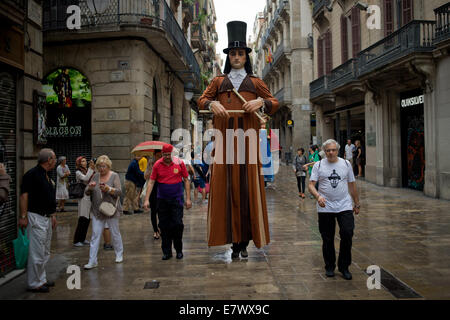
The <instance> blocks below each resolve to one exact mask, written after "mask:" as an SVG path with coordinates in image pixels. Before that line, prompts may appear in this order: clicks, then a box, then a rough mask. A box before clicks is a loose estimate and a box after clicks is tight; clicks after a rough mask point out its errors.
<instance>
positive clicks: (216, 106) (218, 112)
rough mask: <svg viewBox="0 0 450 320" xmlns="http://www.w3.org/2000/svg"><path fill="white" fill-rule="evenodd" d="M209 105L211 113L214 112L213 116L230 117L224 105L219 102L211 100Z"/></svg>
mask: <svg viewBox="0 0 450 320" xmlns="http://www.w3.org/2000/svg"><path fill="white" fill-rule="evenodd" d="M210 106H211V111H212V113H214V115H215V116H218V117H225V118H229V117H230V115H229V114H228V111H227V109H225V107H224V106H223V105H222V104H221V103H220V102H218V101H213V102H211V104H210Z"/></svg>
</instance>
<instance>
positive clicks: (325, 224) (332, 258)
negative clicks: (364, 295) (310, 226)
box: [319, 210, 355, 270]
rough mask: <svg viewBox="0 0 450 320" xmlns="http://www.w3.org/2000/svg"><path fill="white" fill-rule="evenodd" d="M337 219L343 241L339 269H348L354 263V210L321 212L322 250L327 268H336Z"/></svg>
mask: <svg viewBox="0 0 450 320" xmlns="http://www.w3.org/2000/svg"><path fill="white" fill-rule="evenodd" d="M336 219H337V221H338V224H339V235H340V237H341V243H340V246H339V258H338V269H339V270H347V269H348V267H349V266H350V264H351V263H352V237H353V230H354V229H355V219H354V217H353V211H351V210H349V211H342V212H339V213H334V212H319V231H320V234H321V235H322V240H323V244H322V252H323V259H324V260H325V269H326V270H334V269H335V268H336V253H335V250H334V233H335V230H336Z"/></svg>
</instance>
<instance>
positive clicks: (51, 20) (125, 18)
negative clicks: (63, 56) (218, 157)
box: [43, 0, 200, 84]
mask: <svg viewBox="0 0 450 320" xmlns="http://www.w3.org/2000/svg"><path fill="white" fill-rule="evenodd" d="M70 4H76V5H78V6H79V7H80V10H81V28H80V29H79V30H77V29H74V30H69V29H68V28H67V25H66V23H67V22H66V20H67V18H68V17H69V16H70V14H67V13H66V10H67V7H68V6H69V5H70ZM99 4H100V5H99ZM43 13H44V21H43V30H44V32H49V31H65V32H72V33H87V32H95V31H99V30H102V31H106V30H107V31H120V30H121V27H122V26H133V27H134V26H138V27H145V28H148V27H152V28H157V29H160V30H163V31H164V32H165V34H166V35H167V37H168V38H169V39H170V40H171V42H172V43H173V45H174V46H175V47H176V49H177V51H178V52H179V54H180V55H181V57H182V58H183V59H184V60H185V64H186V65H187V66H188V67H189V69H190V73H191V77H192V80H193V81H195V83H197V84H199V83H200V67H199V65H198V63H197V60H196V59H195V57H194V54H193V52H192V49H191V47H190V45H189V44H188V42H187V40H186V38H185V36H184V33H183V31H182V30H181V28H180V25H179V24H178V22H177V21H176V19H175V17H174V15H173V13H172V10H171V9H170V8H169V6H168V5H167V3H166V1H164V0H107V1H103V2H100V3H98V2H94V1H90V0H79V1H78V0H61V1H44V2H43ZM183 77H185V72H183Z"/></svg>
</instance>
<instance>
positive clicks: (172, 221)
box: [144, 144, 192, 260]
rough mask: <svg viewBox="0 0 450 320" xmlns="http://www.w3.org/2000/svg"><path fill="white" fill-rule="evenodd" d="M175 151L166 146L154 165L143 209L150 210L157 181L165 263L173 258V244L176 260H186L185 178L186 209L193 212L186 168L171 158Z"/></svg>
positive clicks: (178, 160)
mask: <svg viewBox="0 0 450 320" xmlns="http://www.w3.org/2000/svg"><path fill="white" fill-rule="evenodd" d="M172 151H173V146H172V145H170V144H167V145H165V146H164V147H163V149H162V156H163V157H162V158H161V159H159V160H158V161H156V163H155V164H154V165H153V169H152V174H151V176H150V182H149V184H148V187H147V193H146V194H145V200H144V209H145V210H148V208H149V206H150V203H149V198H150V194H151V193H152V191H153V188H154V185H155V182H158V191H157V199H158V200H157V201H158V219H159V229H160V230H161V238H162V242H161V249H162V252H163V257H162V259H163V260H168V259H170V258H172V243H173V247H174V248H175V251H176V253H177V255H176V257H177V259H182V258H183V229H184V224H183V198H184V194H183V193H184V191H183V179H184V186H185V188H186V195H187V196H186V209H190V208H191V206H192V203H191V192H190V182H189V180H188V179H187V178H188V172H187V170H186V166H185V165H184V162H183V161H181V160H180V159H179V158H176V157H172Z"/></svg>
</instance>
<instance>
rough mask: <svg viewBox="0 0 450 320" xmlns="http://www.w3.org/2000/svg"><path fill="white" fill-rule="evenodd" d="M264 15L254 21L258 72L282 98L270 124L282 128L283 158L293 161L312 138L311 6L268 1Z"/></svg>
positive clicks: (291, 2) (273, 0)
mask: <svg viewBox="0 0 450 320" xmlns="http://www.w3.org/2000/svg"><path fill="white" fill-rule="evenodd" d="M263 17H264V18H263V19H262V17H257V19H256V21H255V28H254V33H255V34H254V37H253V38H254V51H255V55H254V59H253V61H254V62H255V72H256V73H257V75H258V76H259V77H261V78H262V79H263V80H264V81H265V82H266V83H267V85H268V86H269V89H270V90H271V92H272V93H273V94H274V96H275V97H276V98H277V99H278V100H279V101H280V109H279V111H277V113H276V114H275V115H274V116H273V118H272V120H271V121H272V124H271V125H272V127H273V128H277V129H279V130H280V146H281V147H282V150H283V152H282V159H286V157H287V158H288V159H291V160H292V159H293V156H294V155H295V150H297V148H299V147H304V148H306V149H307V147H308V146H309V145H310V144H311V142H312V140H313V137H312V136H313V134H312V133H313V132H312V131H311V114H312V109H311V106H310V102H309V87H308V85H309V83H310V82H311V80H312V77H311V75H312V56H311V45H310V41H309V39H310V38H311V7H310V5H309V3H308V1H307V0H300V1H292V0H289V1H288V0H277V1H276V0H267V5H266V7H265V10H264V14H263ZM269 56H270V60H271V61H268V60H267V59H268V57H269Z"/></svg>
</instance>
